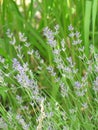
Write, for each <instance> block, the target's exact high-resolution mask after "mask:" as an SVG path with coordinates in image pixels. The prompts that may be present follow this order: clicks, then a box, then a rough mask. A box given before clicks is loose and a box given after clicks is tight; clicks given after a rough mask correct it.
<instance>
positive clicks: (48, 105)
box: [0, 25, 98, 130]
mask: <svg viewBox="0 0 98 130" xmlns="http://www.w3.org/2000/svg"><path fill="white" fill-rule="evenodd" d="M59 29H60V27H59V25H56V26H55V27H54V31H53V30H51V29H50V28H49V27H46V28H44V31H43V35H44V36H45V38H46V42H45V43H46V45H47V46H48V48H49V49H50V51H49V52H47V53H46V55H49V57H50V59H51V60H49V61H47V60H46V59H44V58H42V56H41V54H40V51H39V50H37V49H33V47H32V45H31V43H29V40H28V38H27V37H26V36H25V34H24V33H22V32H19V33H18V34H17V36H15V34H14V33H13V32H11V30H10V29H8V30H7V32H6V37H7V38H8V39H9V43H8V44H9V45H10V47H12V48H13V51H14V52H15V54H16V57H13V58H12V59H9V60H8V59H7V58H6V57H2V56H0V128H1V129H4V130H35V129H36V130H86V129H90V130H93V129H96V130H97V128H98V126H97V123H98V120H97V117H98V109H97V103H98V76H97V73H98V54H97V52H95V49H94V46H93V45H92V44H91V46H90V47H89V49H90V56H89V57H87V56H86V53H85V47H84V46H83V41H82V39H81V34H80V32H78V31H77V30H75V28H74V27H73V26H72V25H69V26H68V31H69V35H68V37H67V38H66V37H64V38H63V39H60V37H59ZM68 39H69V40H68ZM24 50H25V53H24ZM48 53H49V54H48Z"/></svg>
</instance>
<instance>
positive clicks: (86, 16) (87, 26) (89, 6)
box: [84, 1, 92, 56]
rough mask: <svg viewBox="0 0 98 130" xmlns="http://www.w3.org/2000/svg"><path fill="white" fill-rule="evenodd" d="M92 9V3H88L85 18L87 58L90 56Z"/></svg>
mask: <svg viewBox="0 0 98 130" xmlns="http://www.w3.org/2000/svg"><path fill="white" fill-rule="evenodd" d="M91 7H92V2H91V1H86V3H85V17H84V42H85V52H86V55H87V56H88V54H89V32H90V18H91Z"/></svg>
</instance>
